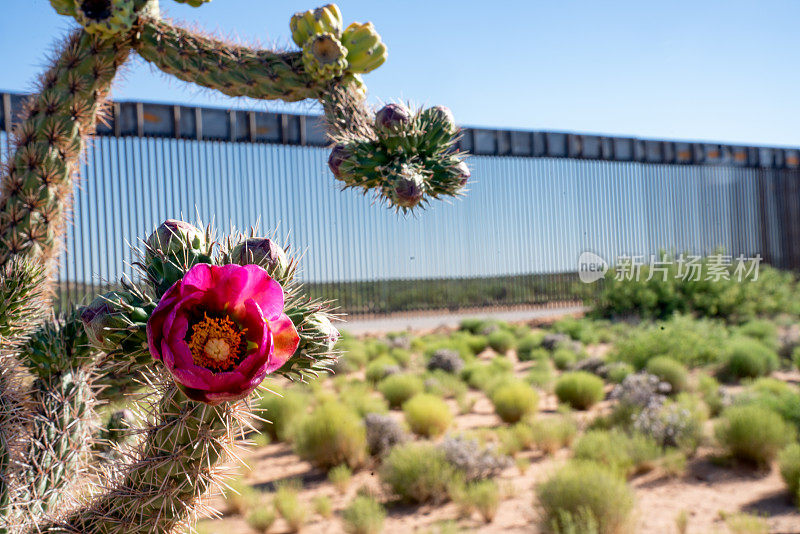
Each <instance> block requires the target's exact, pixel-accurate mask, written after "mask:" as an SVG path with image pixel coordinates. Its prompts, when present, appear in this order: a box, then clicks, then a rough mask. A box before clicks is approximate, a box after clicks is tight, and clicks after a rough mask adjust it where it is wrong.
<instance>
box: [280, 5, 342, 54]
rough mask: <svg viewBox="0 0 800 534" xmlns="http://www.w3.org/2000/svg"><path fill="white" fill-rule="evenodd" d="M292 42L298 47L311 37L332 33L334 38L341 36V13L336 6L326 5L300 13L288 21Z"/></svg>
mask: <svg viewBox="0 0 800 534" xmlns="http://www.w3.org/2000/svg"><path fill="white" fill-rule="evenodd" d="M289 29H290V30H291V32H292V40H293V41H294V42H295V44H296V45H297V46H299V47H303V45H305V43H306V42H307V41H308V40H309V39H310V38H311V37H313V36H315V35H318V34H321V33H332V34H333V35H335V36H336V37H339V36H340V35H341V34H342V13H341V11H339V7H338V6H337V5H336V4H328V5H325V6H322V7H318V8H317V9H314V10H309V11H300V12H297V13H295V14H294V15H292V18H291V19H290V20H289Z"/></svg>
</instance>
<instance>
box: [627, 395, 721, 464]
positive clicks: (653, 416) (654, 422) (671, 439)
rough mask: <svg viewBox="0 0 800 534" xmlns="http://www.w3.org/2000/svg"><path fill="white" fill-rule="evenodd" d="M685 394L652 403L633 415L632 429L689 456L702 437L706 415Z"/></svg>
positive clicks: (693, 400)
mask: <svg viewBox="0 0 800 534" xmlns="http://www.w3.org/2000/svg"><path fill="white" fill-rule="evenodd" d="M703 408H704V407H702V405H700V404H699V402H698V401H697V400H696V399H695V398H693V397H690V396H688V395H687V394H682V395H681V396H679V397H678V398H677V399H674V400H673V399H669V400H666V401H664V402H660V403H657V402H653V403H650V404H649V405H648V406H645V407H644V408H643V409H642V410H641V411H639V412H638V413H635V414H634V415H633V416H632V425H631V427H632V429H633V430H634V431H636V432H638V433H641V434H643V435H645V436H648V437H649V438H651V439H653V440H655V441H656V442H657V443H658V444H659V445H661V446H662V447H677V448H679V449H680V450H682V451H684V452H686V453H688V454H692V453H694V451H695V450H696V449H697V447H698V446H699V445H700V441H701V440H702V438H703V423H704V422H705V420H706V418H707V414H706V412H705V410H704V409H703Z"/></svg>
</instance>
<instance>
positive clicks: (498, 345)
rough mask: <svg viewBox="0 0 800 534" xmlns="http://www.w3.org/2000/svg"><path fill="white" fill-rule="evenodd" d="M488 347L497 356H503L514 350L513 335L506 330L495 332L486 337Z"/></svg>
mask: <svg viewBox="0 0 800 534" xmlns="http://www.w3.org/2000/svg"><path fill="white" fill-rule="evenodd" d="M488 341H489V346H490V347H492V350H494V351H495V352H497V353H498V354H505V353H507V352H508V351H510V350H511V349H513V348H514V342H515V340H514V334H512V333H511V332H508V331H506V330H495V331H494V332H492V333H491V334H489V337H488Z"/></svg>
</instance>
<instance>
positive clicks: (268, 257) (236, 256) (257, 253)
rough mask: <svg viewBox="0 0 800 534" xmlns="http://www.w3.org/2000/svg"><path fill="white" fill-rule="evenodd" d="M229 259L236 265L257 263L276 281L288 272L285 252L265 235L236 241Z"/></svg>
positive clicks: (288, 266)
mask: <svg viewBox="0 0 800 534" xmlns="http://www.w3.org/2000/svg"><path fill="white" fill-rule="evenodd" d="M230 261H231V262H232V263H236V264H238V265H249V264H255V265H258V266H260V267H262V268H263V269H265V270H266V271H267V273H269V275H270V276H271V277H272V278H274V279H276V280H278V281H282V280H283V279H284V278H286V276H287V274H289V273H290V265H289V259H288V258H287V256H286V252H285V251H284V250H283V248H281V247H280V246H279V245H278V244H277V243H276V242H275V241H273V240H272V239H269V238H266V237H251V238H249V239H245V240H244V241H242V242H241V243H238V244H237V245H236V246H235V247H233V248H232V249H231V252H230Z"/></svg>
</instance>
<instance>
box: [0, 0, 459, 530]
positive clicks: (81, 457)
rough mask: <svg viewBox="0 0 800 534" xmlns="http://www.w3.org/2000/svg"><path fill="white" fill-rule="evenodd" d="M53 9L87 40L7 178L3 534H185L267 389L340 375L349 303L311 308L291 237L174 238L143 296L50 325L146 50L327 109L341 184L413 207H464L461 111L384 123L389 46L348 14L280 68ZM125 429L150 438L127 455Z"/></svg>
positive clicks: (36, 103) (77, 43)
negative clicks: (377, 79) (110, 123)
mask: <svg viewBox="0 0 800 534" xmlns="http://www.w3.org/2000/svg"><path fill="white" fill-rule="evenodd" d="M50 1H51V4H52V6H53V7H54V9H55V10H56V11H57V12H58V13H60V14H62V15H65V16H70V17H73V18H74V19H75V20H76V21H77V22H78V23H79V24H80V25H81V26H82V27H83V29H81V30H79V31H76V32H74V33H73V34H72V35H71V36H70V37H69V38H68V39H67V41H66V43H65V44H64V46H63V47H62V49H61V50H60V52H59V54H58V56H57V57H56V59H55V61H54V63H53V65H52V66H51V67H50V68H49V69H48V70H47V71H46V72H45V74H44V75H43V76H42V79H41V82H40V87H39V92H38V93H37V94H36V95H35V96H33V97H32V98H31V99H30V100H29V101H28V102H27V104H26V105H25V108H24V110H23V113H22V117H21V121H20V122H19V124H18V125H17V126H16V127H15V129H14V131H13V133H12V136H11V145H12V147H11V148H12V150H11V152H10V155H9V158H8V161H7V164H6V166H5V169H4V170H3V172H2V176H0V193H1V194H0V274H2V275H3V276H2V280H0V534H5V533H17V532H26V531H31V532H64V533H66V532H70V533H74V532H81V533H89V534H92V533H98V534H99V533H103V534H108V533H115V532H118V533H123V532H125V533H137V532H141V533H148V532H176V531H178V530H179V529H184V528H185V527H191V526H192V524H193V522H194V520H195V519H196V517H197V516H198V514H199V513H201V511H202V510H204V505H205V502H206V498H207V496H208V495H209V493H211V492H212V491H213V490H214V489H215V488H218V487H219V486H220V485H223V484H224V482H223V478H222V474H223V468H222V467H221V466H222V465H223V462H224V461H226V460H227V459H229V458H231V457H234V458H235V457H236V454H235V451H234V449H235V447H236V446H237V439H238V438H240V437H241V436H242V434H243V432H244V429H245V428H247V427H248V425H249V422H248V421H249V419H250V417H251V410H250V405H251V402H252V393H253V391H254V390H255V389H256V388H258V387H259V386H260V384H261V382H262V381H263V380H264V379H265V377H266V376H267V375H269V374H273V375H279V376H284V377H286V378H289V379H292V380H307V379H310V378H314V377H317V376H318V375H319V374H320V373H323V372H326V371H329V370H330V367H331V365H332V364H333V362H334V361H335V359H336V355H337V354H336V351H335V345H336V342H337V340H338V338H339V331H338V330H337V329H336V327H335V326H334V324H333V322H332V321H333V320H335V319H336V315H335V314H334V313H333V307H332V303H329V302H324V301H318V300H313V299H310V298H309V297H308V296H306V295H305V294H304V292H303V288H302V286H301V285H300V284H299V282H298V281H297V279H296V277H295V274H296V272H297V268H298V264H299V259H298V258H297V257H295V256H293V254H292V253H291V252H290V249H289V247H284V246H281V245H280V244H279V243H278V242H277V240H275V239H274V236H273V237H264V236H258V235H256V233H255V232H254V231H251V232H250V234H249V235H244V234H239V233H235V232H234V233H232V234H231V235H229V236H227V237H225V238H223V239H221V240H217V239H216V238H215V232H213V231H212V230H211V228H210V227H206V228H205V229H201V228H202V227H196V226H193V225H190V224H188V223H185V222H182V221H175V220H168V221H165V222H164V223H163V224H162V225H161V226H159V227H158V228H157V229H156V230H155V231H154V232H153V234H152V235H151V236H150V237H149V238H148V239H147V240H146V241H145V242H144V248H143V249H142V250H141V251H140V252H141V254H140V256H141V261H140V262H138V267H139V268H140V270H141V274H142V277H141V278H142V282H141V283H133V282H131V281H129V280H122V281H121V284H120V286H119V288H118V289H117V290H115V291H112V292H109V293H106V294H104V295H100V296H98V297H96V298H95V299H94V300H92V301H91V302H90V303H89V304H88V305H86V306H83V307H81V308H79V309H73V310H69V311H68V312H67V313H65V314H62V315H59V316H55V315H53V314H52V313H49V314H48V313H46V309H47V305H48V300H49V296H50V287H49V284H50V278H51V277H50V276H49V275H50V274H52V269H53V267H54V262H55V259H56V258H57V256H58V252H59V246H60V241H61V236H62V235H63V232H64V228H65V224H66V220H67V216H68V208H69V206H70V200H71V195H72V189H73V187H74V179H75V174H76V172H77V168H78V163H79V159H80V156H81V154H82V152H83V150H84V149H85V147H86V138H87V136H89V135H91V134H92V133H93V128H94V125H95V123H96V120H97V119H98V117H99V116H101V115H102V111H103V103H104V100H105V98H106V96H107V94H108V92H109V89H110V86H111V83H112V81H113V79H114V77H115V74H116V72H117V70H118V68H119V67H120V66H121V65H122V63H123V62H124V61H125V59H126V58H127V56H128V53H129V52H130V50H134V51H136V52H138V53H139V54H140V55H141V56H142V57H143V58H145V59H146V60H148V61H150V62H152V63H153V64H155V65H156V66H158V67H159V68H160V69H161V70H163V71H165V72H167V73H170V74H173V75H175V76H177V77H178V78H180V79H183V80H186V81H191V82H194V83H197V84H198V85H201V86H204V87H208V88H212V89H216V90H219V91H221V92H223V93H225V94H228V95H232V96H250V97H254V98H259V99H266V100H271V99H279V100H284V101H297V100H303V99H317V100H320V101H321V102H322V104H323V107H324V109H325V113H326V117H327V120H328V126H329V136H330V138H331V140H332V142H333V143H334V145H335V146H334V149H333V152H332V154H331V159H330V162H329V163H330V165H331V170H332V171H333V172H334V174H335V176H336V177H337V178H338V179H340V180H342V181H343V182H344V183H345V185H346V186H347V187H362V188H364V189H373V190H375V191H376V192H377V194H378V195H380V196H382V197H383V198H385V199H386V200H388V201H389V202H390V203H391V204H393V205H394V206H396V207H397V208H398V209H402V210H409V209H413V208H414V207H416V206H418V205H421V204H423V203H424V202H425V201H426V200H427V199H428V198H430V197H438V196H443V195H450V194H458V192H459V190H460V187H463V184H464V182H465V177H468V175H469V170H468V168H467V167H466V166H465V164H463V163H462V162H461V160H460V155H459V154H458V153H457V152H456V151H455V150H454V149H453V144H454V140H455V137H456V136H457V129H456V128H455V125H454V123H453V120H452V115H450V114H449V112H448V111H447V110H446V109H445V108H431V109H429V110H424V111H421V112H412V111H409V110H407V109H406V108H404V107H402V106H399V105H395V106H394V107H387V108H385V109H384V110H382V111H380V112H379V113H378V114H377V115H375V114H374V113H372V111H371V110H369V109H368V108H367V107H366V105H365V103H364V97H365V93H366V88H365V86H364V84H363V80H362V79H361V76H360V75H361V74H364V73H367V72H370V71H371V70H374V69H375V68H377V67H378V66H380V65H381V64H382V63H383V62H384V61H385V60H386V57H387V56H386V47H385V45H384V44H383V43H382V42H381V39H380V36H379V35H378V34H377V32H375V29H374V28H373V26H372V25H371V24H369V23H366V24H361V23H353V24H351V25H350V26H348V27H347V28H344V23H343V21H342V16H341V13H340V12H339V9H338V7H336V6H335V5H334V4H329V5H327V6H324V7H321V8H318V9H316V10H312V11H307V12H302V13H298V14H296V15H295V16H294V17H293V18H292V22H291V24H290V28H291V31H292V38H293V40H294V41H295V43H296V44H297V45H298V46H299V47H301V48H302V50H301V51H295V52H276V51H271V50H256V49H251V48H248V47H243V46H233V45H230V44H228V43H225V42H223V41H220V40H217V39H212V38H208V37H205V36H202V35H199V34H197V33H194V32H190V31H187V30H184V29H181V28H177V27H175V26H172V25H171V24H169V23H167V22H165V21H162V20H160V19H159V7H158V2H157V1H156V0H50ZM176 1H178V2H180V3H187V4H189V5H192V6H195V7H198V6H200V5H202V4H203V3H206V2H207V1H208V0H176ZM48 315H49V317H47V316H48ZM132 399H137V400H138V402H137V403H136V404H135V406H137V407H138V409H139V410H140V413H138V414H135V415H134V416H131V414H130V412H129V411H126V410H123V411H120V412H119V414H116V415H114V416H112V417H111V418H110V419H109V422H108V423H107V425H108V427H109V428H107V429H103V428H101V427H100V425H99V424H98V420H99V418H98V417H97V416H96V415H95V407H96V406H97V405H99V404H101V403H113V404H124V403H126V402H127V401H129V400H132ZM120 418H123V419H125V421H126V423H125V424H128V425H133V426H135V428H131V429H130V432H127V431H126V432H124V433H123V434H124V436H125V437H126V438H130V439H124V440H122V442H123V443H121V444H118V445H115V446H114V450H113V451H111V452H109V451H108V447H109V446H110V445H109V443H111V442H113V441H117V438H119V437H120V435H119V429H118V428H117V427H119V426H120V424H119V420H120ZM102 461H106V462H108V465H105V466H104V468H103V469H100V470H98V471H97V472H96V473H93V474H92V476H91V477H81V474H82V473H83V472H84V471H86V470H87V469H88V468H89V466H91V465H94V464H97V463H98V462H102Z"/></svg>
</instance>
